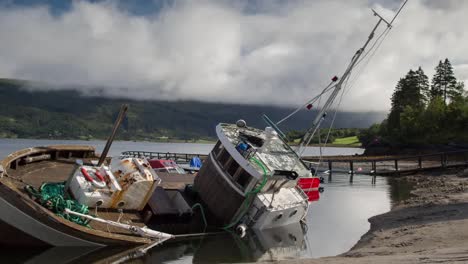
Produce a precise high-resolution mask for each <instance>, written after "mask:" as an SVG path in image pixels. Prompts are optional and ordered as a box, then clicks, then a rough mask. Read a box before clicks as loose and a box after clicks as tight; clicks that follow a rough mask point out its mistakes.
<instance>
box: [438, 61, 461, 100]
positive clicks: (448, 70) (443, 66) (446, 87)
mask: <svg viewBox="0 0 468 264" xmlns="http://www.w3.org/2000/svg"><path fill="white" fill-rule="evenodd" d="M435 71H436V72H435V74H434V77H433V78H432V87H431V98H434V97H436V96H441V97H442V98H443V99H444V103H445V105H447V103H448V102H447V99H449V100H453V99H454V98H455V97H458V96H461V94H462V92H463V87H461V86H460V85H459V84H458V83H457V78H455V75H454V73H453V67H452V64H451V63H450V61H449V60H448V59H445V61H444V62H442V61H439V64H438V65H437V66H436V68H435Z"/></svg>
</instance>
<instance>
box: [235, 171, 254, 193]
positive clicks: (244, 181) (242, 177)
mask: <svg viewBox="0 0 468 264" xmlns="http://www.w3.org/2000/svg"><path fill="white" fill-rule="evenodd" d="M250 178H251V176H250V174H249V173H248V172H247V171H245V170H242V172H241V173H240V174H239V177H237V183H238V184H239V185H240V186H242V187H243V188H244V189H245V188H246V187H247V185H248V184H249V182H250Z"/></svg>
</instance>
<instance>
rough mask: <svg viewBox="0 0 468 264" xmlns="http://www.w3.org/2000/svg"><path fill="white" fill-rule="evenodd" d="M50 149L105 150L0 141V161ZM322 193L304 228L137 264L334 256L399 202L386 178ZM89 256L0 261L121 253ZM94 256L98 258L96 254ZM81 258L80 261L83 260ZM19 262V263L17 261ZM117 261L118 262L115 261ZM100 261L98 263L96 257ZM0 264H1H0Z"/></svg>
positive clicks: (164, 250) (196, 148) (118, 146)
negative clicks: (25, 150) (37, 148)
mask: <svg viewBox="0 0 468 264" xmlns="http://www.w3.org/2000/svg"><path fill="white" fill-rule="evenodd" d="M50 144H83V145H93V146H95V147H96V149H97V151H98V152H99V151H101V150H102V148H103V147H104V144H105V142H104V141H69V140H61V141H56V140H26V139H15V140H11V139H0V156H1V157H4V156H5V155H7V154H9V153H11V152H13V151H15V150H19V149H23V148H28V147H31V146H41V145H50ZM212 146H213V145H212V144H186V143H151V142H127V141H117V142H115V143H114V144H113V146H112V148H111V152H110V154H111V155H118V154H120V153H121V152H122V151H125V150H145V151H160V152H182V153H184V152H188V153H200V154H206V153H208V152H209V151H210V150H211V148H212ZM318 153H319V150H318V148H309V149H307V150H306V155H316V154H318ZM323 153H324V154H325V155H337V154H342V155H349V154H355V153H358V154H360V153H362V150H361V149H356V148H326V149H324V150H323ZM324 177H325V179H326V180H325V184H324V185H323V186H324V187H325V192H324V193H322V194H321V196H320V200H319V201H317V202H313V203H312V204H311V206H310V209H309V211H308V215H307V226H306V227H304V226H301V225H293V226H290V227H287V228H282V229H277V230H269V231H264V232H258V233H255V232H250V233H249V234H248V235H247V236H246V237H244V238H239V237H237V236H235V235H231V234H224V235H219V236H213V237H205V238H203V239H191V240H187V241H184V242H177V243H175V242H167V243H165V244H164V245H162V246H158V247H156V248H154V249H152V250H150V251H149V252H148V254H146V255H144V256H140V257H138V258H137V259H135V260H134V261H136V262H137V263H160V262H165V263H220V262H224V263H226V262H227V263H231V262H252V261H260V260H262V261H271V260H278V259H294V258H316V257H323V256H332V255H337V254H340V253H343V252H346V251H347V250H349V249H350V248H351V247H352V246H353V245H354V244H355V243H356V242H357V241H358V240H359V238H360V237H361V236H362V235H363V234H364V233H365V232H367V231H368V229H369V223H368V221H367V219H368V218H369V217H371V216H374V215H376V214H381V213H384V212H387V211H388V210H390V207H391V203H392V197H393V199H397V197H399V196H398V195H397V194H395V190H394V189H393V191H391V188H390V184H389V182H388V181H387V179H386V178H381V177H377V179H376V182H375V183H374V184H373V183H372V178H371V177H370V176H365V175H355V176H354V182H353V183H350V182H349V176H348V175H347V174H338V173H335V174H333V178H332V179H329V178H328V176H325V175H324ZM98 251H99V252H94V253H92V254H90V249H80V250H69V249H49V250H47V251H27V253H28V254H25V251H24V250H22V251H21V252H18V253H15V251H10V252H9V254H7V255H5V254H3V257H0V260H2V259H5V258H7V259H8V260H9V261H10V262H11V261H12V260H15V259H16V260H17V261H18V262H24V261H30V262H31V263H37V262H40V260H46V259H49V258H51V257H52V256H53V257H54V258H56V262H67V261H69V260H71V259H75V261H76V257H78V256H81V257H80V259H81V260H83V261H85V260H88V261H89V260H90V259H93V257H90V255H92V256H97V255H100V256H103V257H110V256H114V260H113V261H115V260H118V257H116V255H115V254H116V253H119V252H120V253H121V252H123V251H125V250H122V249H100V250H98ZM97 253H99V254H97ZM83 256H84V257H83ZM20 257H21V260H20V259H19V258H20ZM119 257H120V256H119ZM100 258H102V257H100ZM2 262H3V261H2Z"/></svg>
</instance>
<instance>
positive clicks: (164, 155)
mask: <svg viewBox="0 0 468 264" xmlns="http://www.w3.org/2000/svg"><path fill="white" fill-rule="evenodd" d="M120 155H121V156H124V157H135V158H138V157H145V158H147V159H168V160H169V159H170V160H173V161H175V162H181V163H188V162H190V160H191V159H192V158H194V157H199V158H200V159H201V160H204V159H205V158H206V157H208V155H206V154H193V153H171V152H155V151H134V150H130V151H124V152H122V154H120Z"/></svg>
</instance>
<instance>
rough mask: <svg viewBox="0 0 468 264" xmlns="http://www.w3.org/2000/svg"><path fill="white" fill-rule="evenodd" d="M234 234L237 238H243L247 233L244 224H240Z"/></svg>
mask: <svg viewBox="0 0 468 264" xmlns="http://www.w3.org/2000/svg"><path fill="white" fill-rule="evenodd" d="M236 233H237V235H239V237H241V238H242V237H245V234H246V233H247V226H246V225H245V224H240V225H238V226H237V227H236Z"/></svg>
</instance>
